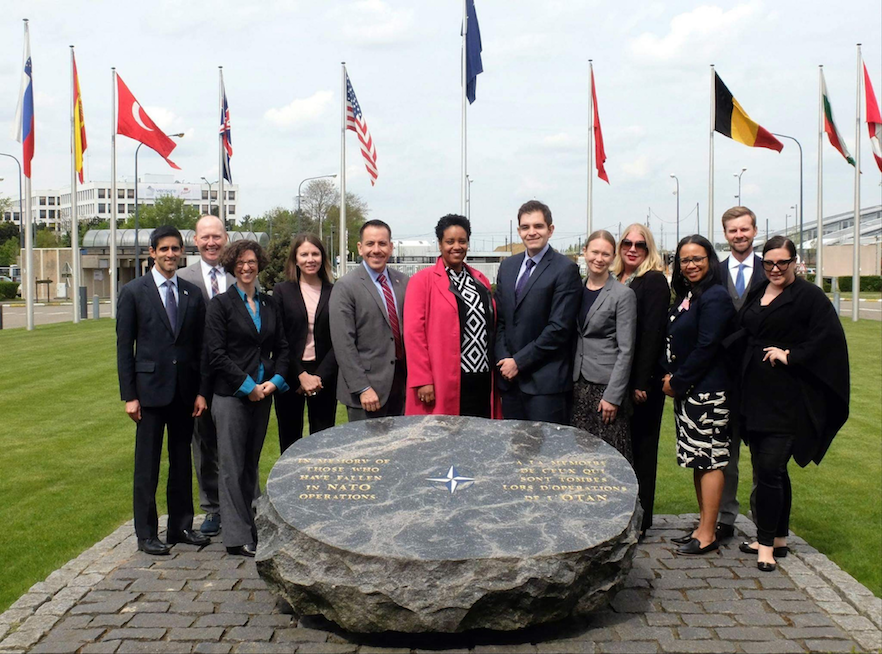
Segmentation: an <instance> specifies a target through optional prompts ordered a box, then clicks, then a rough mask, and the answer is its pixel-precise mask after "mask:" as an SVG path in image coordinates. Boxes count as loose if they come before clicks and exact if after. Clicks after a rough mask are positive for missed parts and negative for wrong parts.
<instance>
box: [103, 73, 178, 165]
mask: <svg viewBox="0 0 882 654" xmlns="http://www.w3.org/2000/svg"><path fill="white" fill-rule="evenodd" d="M116 98H117V100H116V110H117V111H116V133H117V134H122V135H123V136H128V137H129V138H130V139H134V140H136V141H139V142H141V143H143V144H144V145H146V146H147V147H148V148H152V149H153V150H156V152H157V153H158V154H159V155H160V156H161V157H162V158H163V159H165V161H166V162H167V163H168V165H169V166H171V167H172V168H175V169H177V170H180V169H181V168H180V166H178V165H177V164H176V163H175V162H174V161H172V160H171V159H169V158H168V155H170V154H171V153H172V150H174V149H175V147H176V146H177V144H176V143H175V142H174V141H172V140H171V139H170V138H169V137H167V136H166V135H165V134H164V133H163V131H162V130H161V129H159V128H158V127H157V126H156V123H154V122H153V121H152V120H150V116H148V115H147V112H146V111H144V109H143V108H142V107H141V104H140V103H139V102H138V101H137V100H136V99H135V96H134V95H132V92H131V91H129V87H128V86H126V84H125V82H123V81H122V77H120V76H119V75H117V76H116Z"/></svg>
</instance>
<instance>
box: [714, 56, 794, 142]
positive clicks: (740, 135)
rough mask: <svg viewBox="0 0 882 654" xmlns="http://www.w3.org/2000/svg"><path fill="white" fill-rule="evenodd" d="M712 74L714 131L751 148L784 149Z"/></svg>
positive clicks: (717, 76) (717, 77)
mask: <svg viewBox="0 0 882 654" xmlns="http://www.w3.org/2000/svg"><path fill="white" fill-rule="evenodd" d="M714 76H715V77H716V84H715V103H716V110H715V117H716V121H715V124H714V131H716V132H719V133H720V134H722V135H723V136H728V137H729V138H730V139H732V140H733V141H738V142H739V143H744V145H749V146H750V147H752V148H769V149H770V150H777V151H778V152H781V150H783V149H784V144H783V143H781V141H779V140H778V139H776V138H775V137H774V136H772V135H771V134H770V133H769V131H768V130H766V129H765V128H763V127H760V126H759V125H757V124H756V123H755V122H753V121H752V120H751V119H750V116H748V115H747V112H746V111H744V109H742V108H741V105H740V104H738V100H736V99H735V98H733V97H732V94H731V93H730V92H729V89H728V88H726V85H725V84H723V80H721V79H720V76H719V75H717V74H716V73H714Z"/></svg>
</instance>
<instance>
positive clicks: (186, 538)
mask: <svg viewBox="0 0 882 654" xmlns="http://www.w3.org/2000/svg"><path fill="white" fill-rule="evenodd" d="M166 540H167V541H168V544H169V545H175V544H176V543H185V544H187V545H197V546H199V547H202V546H203V545H208V544H209V543H211V539H210V538H209V537H208V536H205V535H204V534H200V533H199V532H198V531H194V530H192V529H184V531H182V532H180V533H177V534H168V536H167V537H166Z"/></svg>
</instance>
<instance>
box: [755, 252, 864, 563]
mask: <svg viewBox="0 0 882 654" xmlns="http://www.w3.org/2000/svg"><path fill="white" fill-rule="evenodd" d="M795 268H796V248H795V247H794V245H793V242H792V241H791V240H790V239H787V238H785V237H783V236H773V237H772V238H771V239H769V241H768V242H767V243H766V245H765V247H764V248H763V269H764V270H765V271H766V276H767V277H768V281H767V282H766V284H765V285H764V286H762V287H760V288H757V289H756V290H755V291H753V292H752V293H751V294H750V295H749V296H748V298H747V300H746V301H745V303H744V307H743V308H742V309H741V313H740V314H739V323H740V325H741V327H742V329H743V335H744V336H745V337H746V343H745V350H744V356H743V358H742V362H741V407H740V409H741V411H740V413H741V421H742V422H741V425H742V433H743V434H744V440H746V441H747V442H748V444H749V445H750V455H751V461H752V462H753V470H754V475H755V477H756V484H757V487H756V506H755V514H754V521H755V522H756V530H757V541H756V542H754V543H748V542H744V543H742V544H741V548H740V549H741V551H743V552H747V553H753V552H756V553H757V567H758V568H759V569H760V570H762V571H771V570H774V569H775V567H776V562H775V557H776V556H777V557H784V556H787V553H788V547H787V534H788V532H789V529H790V508H791V500H792V494H791V488H790V476H789V474H788V472H787V463H788V462H789V461H790V457H791V456H792V457H793V458H794V459H795V460H796V462H797V463H798V464H799V465H800V466H803V467H805V466H806V465H808V463H809V461H814V462H815V463H820V461H821V459H822V458H823V456H824V454H825V453H826V451H827V448H828V447H829V446H830V442H831V441H832V440H833V437H834V436H835V435H836V432H838V431H839V429H840V428H841V427H842V425H843V424H845V420H846V419H847V418H848V402H849V370H848V348H847V345H846V341H845V333H844V332H843V330H842V324H841V323H840V322H839V318H838V316H837V315H836V312H835V311H834V310H833V305H832V304H831V303H830V300H829V299H827V296H826V295H825V294H824V292H823V291H821V289H819V288H818V287H817V286H815V285H814V284H810V283H809V282H807V281H805V280H804V279H799V278H797V277H796V271H795Z"/></svg>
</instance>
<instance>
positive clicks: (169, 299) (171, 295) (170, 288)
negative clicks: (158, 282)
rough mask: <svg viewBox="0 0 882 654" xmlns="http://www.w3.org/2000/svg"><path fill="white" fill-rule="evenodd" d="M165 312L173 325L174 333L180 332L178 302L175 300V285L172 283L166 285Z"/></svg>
mask: <svg viewBox="0 0 882 654" xmlns="http://www.w3.org/2000/svg"><path fill="white" fill-rule="evenodd" d="M165 290H166V292H165V312H166V313H167V314H168V321H169V322H170V323H171V328H172V331H174V332H176V331H177V330H178V301H177V299H176V298H175V285H174V284H172V283H171V281H167V282H166V283H165Z"/></svg>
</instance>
